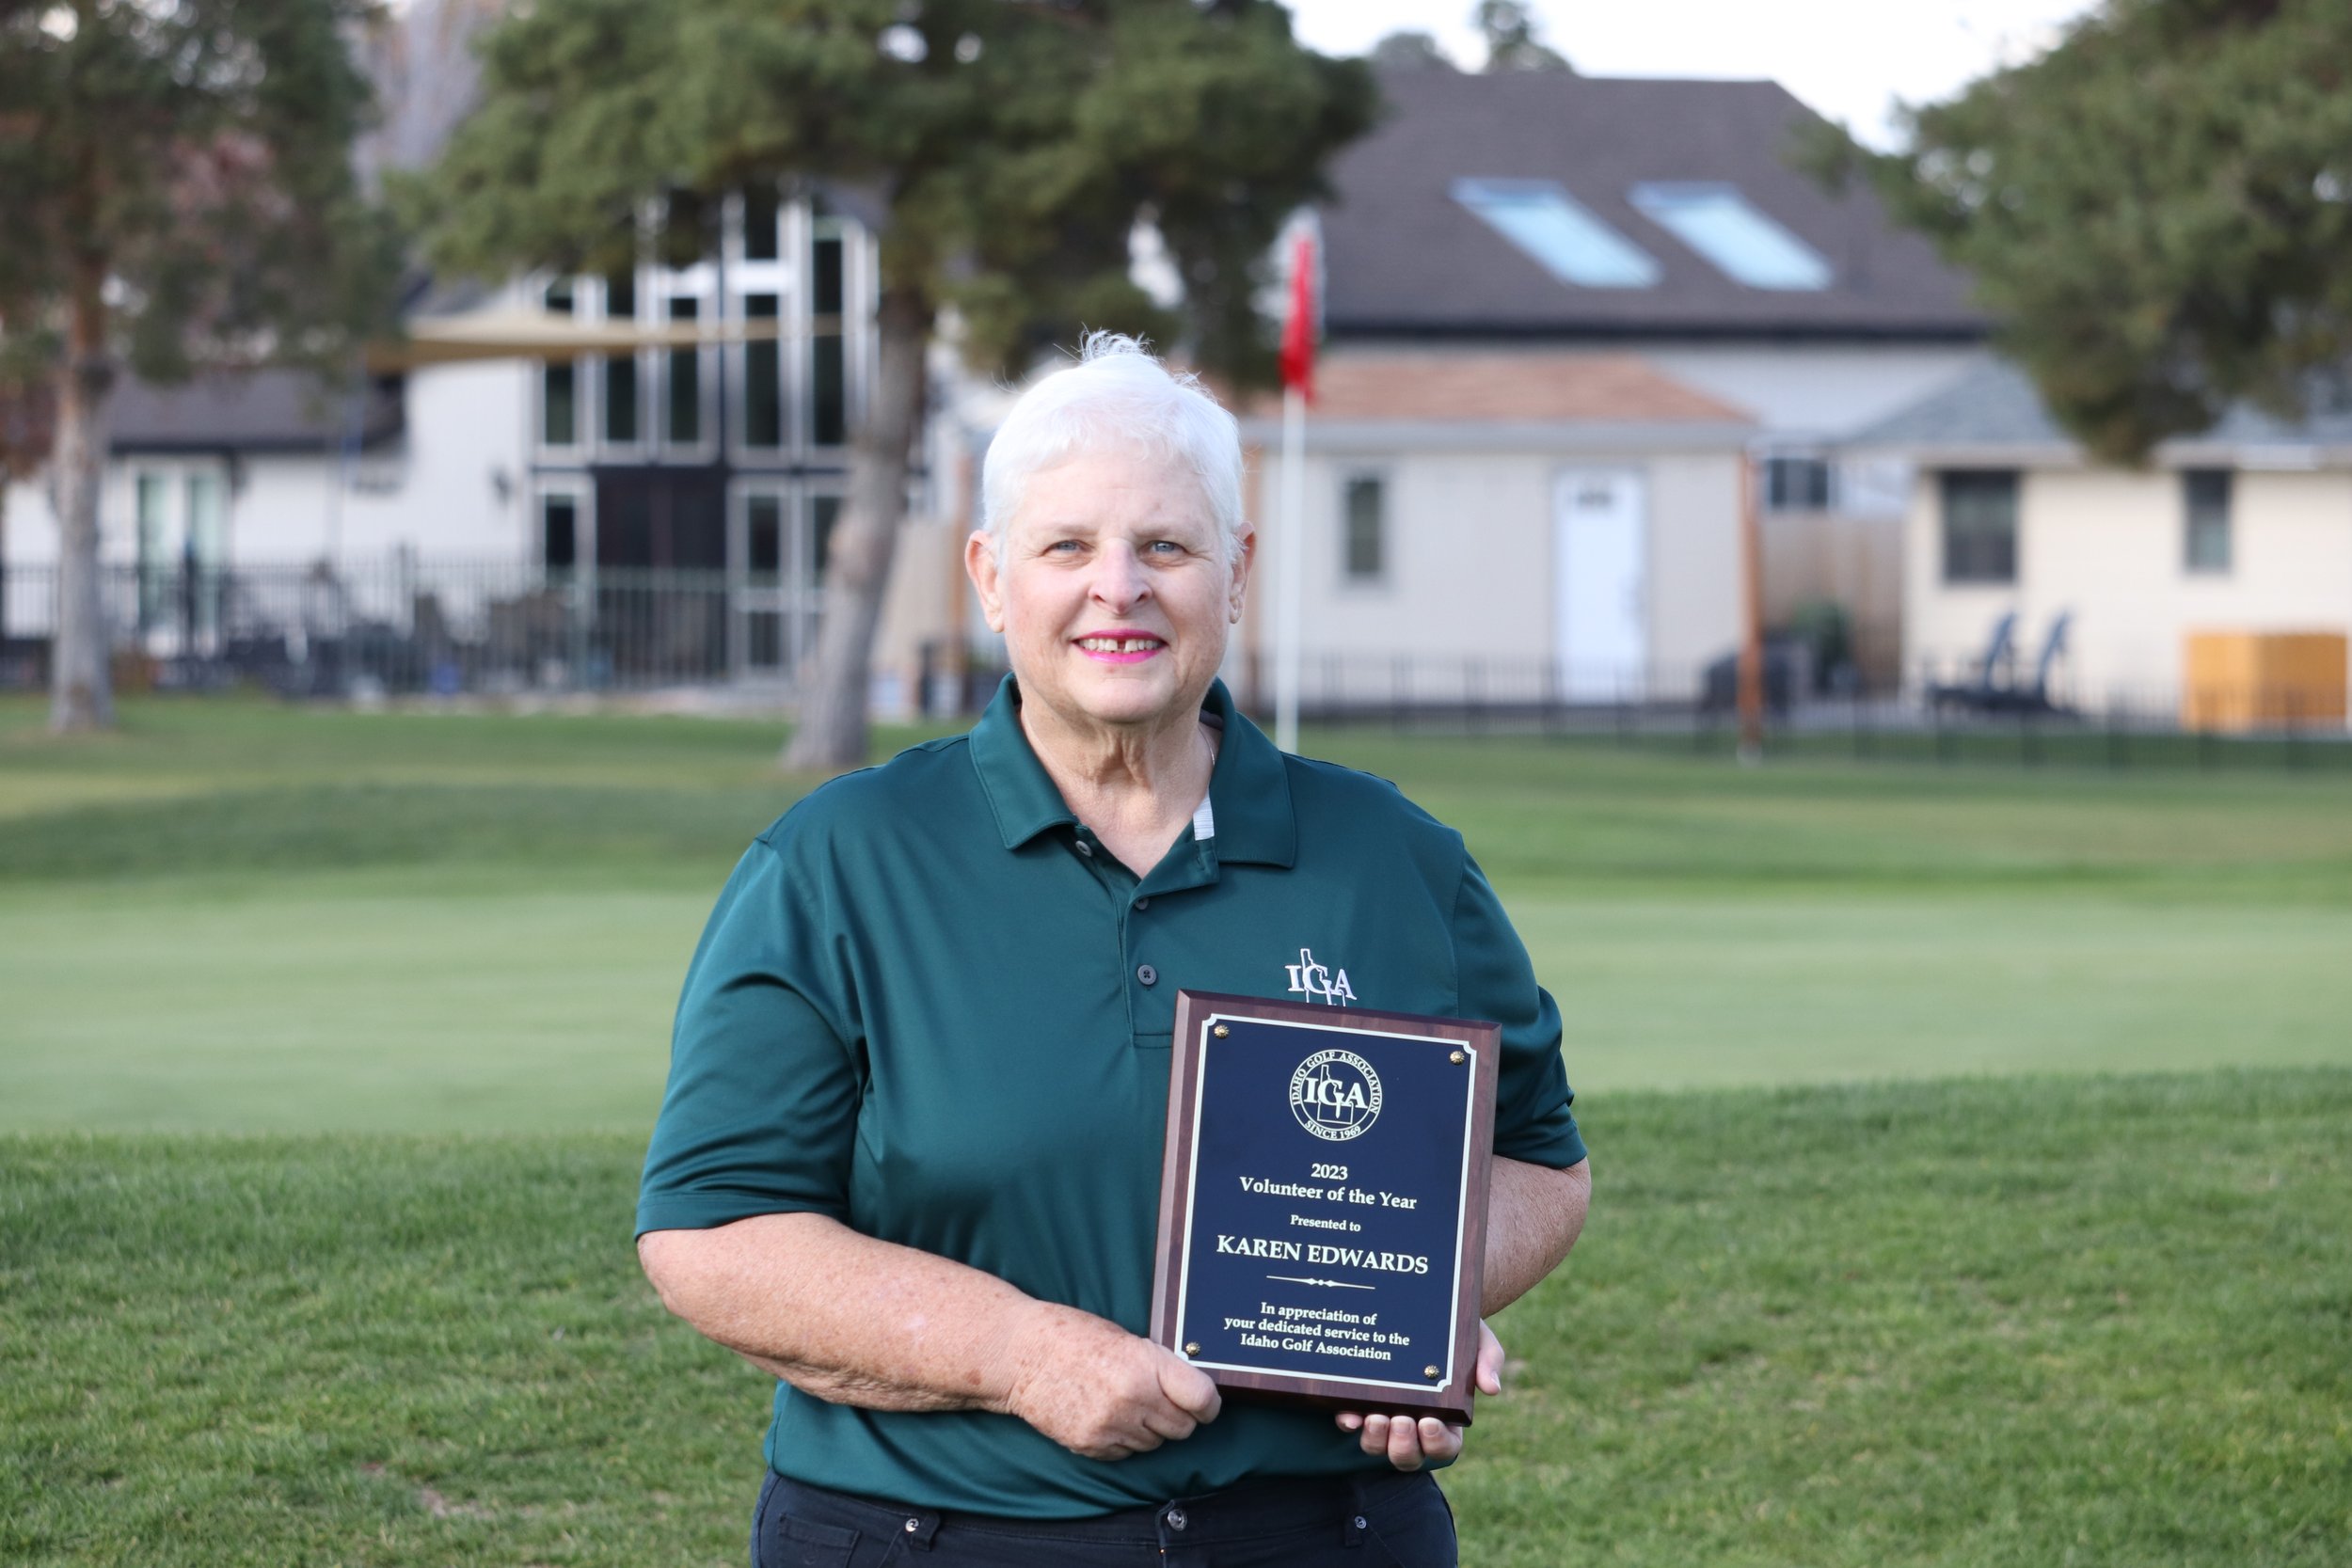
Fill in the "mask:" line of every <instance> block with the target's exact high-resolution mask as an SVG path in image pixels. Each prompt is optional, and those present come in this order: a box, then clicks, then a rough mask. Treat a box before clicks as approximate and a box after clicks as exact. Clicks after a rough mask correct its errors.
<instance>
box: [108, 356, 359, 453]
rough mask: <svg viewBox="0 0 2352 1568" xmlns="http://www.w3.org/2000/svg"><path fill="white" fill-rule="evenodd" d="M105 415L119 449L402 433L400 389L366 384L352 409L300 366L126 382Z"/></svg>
mask: <svg viewBox="0 0 2352 1568" xmlns="http://www.w3.org/2000/svg"><path fill="white" fill-rule="evenodd" d="M110 412H111V418H110V420H109V423H110V425H111V426H112V432H111V436H112V450H113V451H116V452H118V453H123V452H178V451H186V452H197V451H246V452H271V451H276V452H290V451H334V450H336V449H338V448H340V447H341V446H342V444H343V442H344V441H345V440H347V439H353V438H356V439H357V440H358V443H359V445H361V446H372V445H373V444H374V443H376V442H378V441H381V440H383V439H385V438H386V437H388V436H396V435H398V434H400V432H401V429H402V427H403V423H404V416H403V411H402V407H401V396H400V391H399V388H397V386H395V385H390V384H387V383H383V382H373V381H372V382H369V383H367V384H366V386H365V387H364V388H363V389H362V390H361V392H360V402H359V406H358V410H357V411H356V413H357V424H356V428H355V423H354V414H355V411H354V410H353V408H352V407H351V405H350V403H349V400H348V398H347V397H346V395H345V394H344V393H343V391H342V389H340V388H333V387H327V386H324V385H322V384H321V383H320V381H319V379H318V378H317V377H316V376H314V375H310V374H309V373H307V372H302V371H243V372H232V371H214V372H205V373H203V374H200V375H199V376H197V377H196V378H195V379H194V380H192V381H189V382H186V383H184V384H183V385H181V386H177V387H157V386H154V385H151V384H150V383H148V382H144V381H125V382H123V383H122V384H121V386H120V387H119V389H118V390H117V391H116V393H115V398H114V405H113V408H112V409H111V411H110Z"/></svg>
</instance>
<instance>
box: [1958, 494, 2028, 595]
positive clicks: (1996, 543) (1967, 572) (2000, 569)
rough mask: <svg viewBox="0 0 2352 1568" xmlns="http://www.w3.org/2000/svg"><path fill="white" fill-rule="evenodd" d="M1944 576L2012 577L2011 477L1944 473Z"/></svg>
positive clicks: (2014, 553)
mask: <svg viewBox="0 0 2352 1568" xmlns="http://www.w3.org/2000/svg"><path fill="white" fill-rule="evenodd" d="M1944 580H1945V581H1946V582H1984V583H1999V582H2015V581H2016V580H2017V475H2016V474H2015V473H2013V472H1998V471H1993V470H1975V471H1969V470H1962V471H1957V472H1947V473H1946V474H1945V475H1944Z"/></svg>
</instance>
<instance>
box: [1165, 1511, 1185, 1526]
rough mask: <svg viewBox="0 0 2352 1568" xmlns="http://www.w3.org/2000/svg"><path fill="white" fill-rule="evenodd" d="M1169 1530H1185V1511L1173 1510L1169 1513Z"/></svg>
mask: <svg viewBox="0 0 2352 1568" xmlns="http://www.w3.org/2000/svg"><path fill="white" fill-rule="evenodd" d="M1168 1528H1169V1529H1183V1528H1184V1510H1183V1509H1181V1508H1171V1509H1169V1510H1168Z"/></svg>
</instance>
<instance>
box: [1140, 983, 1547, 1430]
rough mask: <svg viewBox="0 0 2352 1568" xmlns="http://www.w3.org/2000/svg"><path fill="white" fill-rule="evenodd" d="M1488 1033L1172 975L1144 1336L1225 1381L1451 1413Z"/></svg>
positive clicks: (1466, 1382) (1490, 1141) (1493, 1070)
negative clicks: (1176, 985)
mask: <svg viewBox="0 0 2352 1568" xmlns="http://www.w3.org/2000/svg"><path fill="white" fill-rule="evenodd" d="M1501 1052H1502V1030H1501V1029H1500V1028H1499V1027H1498V1026H1497V1025H1495V1024H1492V1023H1472V1022H1464V1021H1463V1020H1461V1019H1453V1018H1422V1017H1419V1016H1416V1015H1414V1014H1410V1013H1385V1012H1375V1011H1373V1010H1371V1009H1369V1008H1360V1007H1336V1006H1316V1005H1314V1004H1312V1003H1305V1002H1276V1001H1269V1000H1264V999H1262V998H1258V997H1248V996H1222V995H1217V994H1215V993H1211V992H1205V991H1191V990H1182V991H1178V992H1177V993H1176V1037H1175V1049H1174V1051H1173V1053H1172V1055H1173V1061H1172V1063H1171V1065H1170V1067H1169V1073H1168V1141H1167V1145H1166V1152H1165V1154H1164V1156H1163V1158H1162V1162H1161V1167H1160V1232H1159V1246H1158V1249H1157V1252H1156V1263H1155V1266H1154V1270H1153V1278H1152V1338H1153V1339H1155V1340H1157V1341H1158V1342H1159V1343H1161V1344H1163V1345H1166V1346H1167V1347H1168V1349H1170V1350H1172V1351H1174V1352H1175V1353H1176V1354H1179V1355H1182V1356H1184V1358H1185V1359H1186V1360H1189V1361H1191V1362H1192V1363H1193V1364H1194V1365H1196V1366H1198V1367H1200V1369H1201V1370H1203V1371H1206V1372H1207V1373H1208V1374H1209V1375H1210V1376H1211V1377H1213V1378H1214V1379H1216V1384H1217V1386H1218V1387H1220V1388H1223V1389H1226V1390H1229V1391H1231V1392H1233V1393H1236V1394H1241V1395H1245V1396H1248V1397H1252V1398H1261V1399H1267V1400H1276V1401H1279V1402H1286V1403H1295V1404H1309V1405H1314V1406H1319V1407H1321V1408H1325V1409H1332V1410H1362V1411H1366V1412H1384V1411H1385V1412H1403V1413H1406V1414H1411V1415H1436V1416H1440V1417H1443V1418H1446V1419H1448V1420H1453V1421H1459V1422H1462V1423H1464V1424H1465V1425H1467V1424H1468V1423H1469V1421H1470V1412H1471V1402H1472V1399H1473V1396H1474V1395H1475V1393H1476V1375H1477V1367H1478V1307H1479V1301H1480V1298H1481V1295H1482V1292H1483V1275H1484V1272H1485V1266H1486V1180H1487V1172H1488V1167H1489V1164H1490V1162H1491V1158H1492V1151H1493V1145H1494V1116H1495V1080H1496V1074H1497V1071H1498V1069H1499V1068H1500V1066H1501V1062H1500V1056H1501Z"/></svg>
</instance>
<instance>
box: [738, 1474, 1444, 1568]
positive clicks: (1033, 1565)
mask: <svg viewBox="0 0 2352 1568" xmlns="http://www.w3.org/2000/svg"><path fill="white" fill-rule="evenodd" d="M1095 1563H1101V1564H1104V1568H1121V1565H1127V1568H1278V1565H1279V1568H1454V1563H1455V1558H1454V1513H1453V1511H1452V1510H1451V1509H1449V1508H1448V1507H1447V1506H1446V1500H1445V1495H1444V1494H1443V1493H1441V1492H1439V1491H1438V1483H1437V1481H1436V1480H1435V1479H1434V1478H1433V1477H1431V1476H1430V1475H1429V1474H1427V1473H1426V1472H1422V1473H1420V1474H1415V1475H1398V1474H1389V1475H1381V1476H1373V1477H1368V1478H1366V1479H1364V1480H1362V1481H1265V1482H1261V1483H1256V1484H1252V1485H1248V1486H1237V1487H1234V1488H1233V1489H1232V1490H1231V1491H1228V1492H1216V1493H1212V1494H1211V1495H1209V1496H1208V1497H1179V1498H1176V1499H1174V1500H1173V1501H1170V1502H1165V1503H1162V1504H1160V1505H1159V1506H1158V1507H1156V1508H1128V1509H1121V1510H1120V1511H1119V1512H1118V1513H1103V1514H1097V1515H1095V1516H1094V1517H1092V1518H1089V1519H1008V1518H1003V1517H1000V1516H998V1515H995V1514H992V1513H939V1512H937V1511H934V1510H929V1509H918V1508H899V1507H895V1506H893V1505H892V1504H889V1503H885V1502H877V1501H872V1500H869V1499H867V1498H865V1497H850V1496H848V1495H847V1494H844V1493H840V1492H829V1491H826V1490H824V1489H823V1488H822V1487H816V1486H803V1485H802V1484H801V1483H800V1482H798V1481H787V1480H785V1479H784V1478H783V1477H782V1476H778V1475H771V1476H770V1477H769V1478H768V1484H767V1485H766V1486H765V1487H764V1488H762V1489H761V1491H760V1494H759V1508H758V1511H757V1512H756V1513H755V1514H754V1516H753V1523H752V1568H884V1565H885V1564H887V1565H889V1568H1065V1565H1068V1568H1076V1565H1079V1564H1089V1565H1090V1564H1095Z"/></svg>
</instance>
